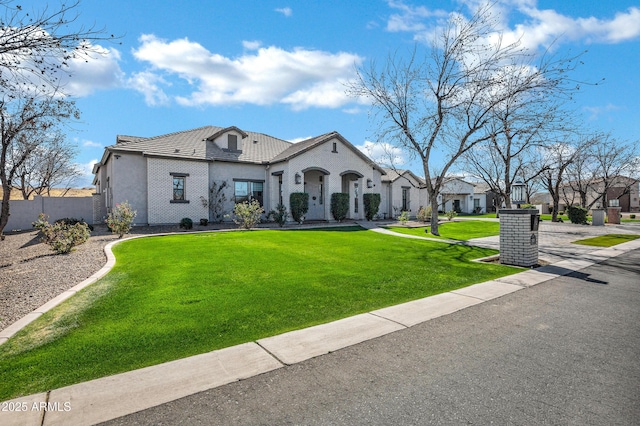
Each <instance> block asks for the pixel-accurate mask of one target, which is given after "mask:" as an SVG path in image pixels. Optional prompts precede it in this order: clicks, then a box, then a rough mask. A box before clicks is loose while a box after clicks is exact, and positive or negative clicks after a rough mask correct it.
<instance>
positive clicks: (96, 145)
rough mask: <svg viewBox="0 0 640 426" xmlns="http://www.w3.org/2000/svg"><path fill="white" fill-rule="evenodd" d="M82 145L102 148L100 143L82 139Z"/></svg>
mask: <svg viewBox="0 0 640 426" xmlns="http://www.w3.org/2000/svg"><path fill="white" fill-rule="evenodd" d="M82 146H86V147H90V148H102V144H101V143H98V142H93V141H83V142H82Z"/></svg>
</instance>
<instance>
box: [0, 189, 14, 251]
mask: <svg viewBox="0 0 640 426" xmlns="http://www.w3.org/2000/svg"><path fill="white" fill-rule="evenodd" d="M9 198H11V188H10V187H7V186H5V185H3V188H2V207H0V240H2V241H4V234H3V231H4V227H5V226H7V223H9Z"/></svg>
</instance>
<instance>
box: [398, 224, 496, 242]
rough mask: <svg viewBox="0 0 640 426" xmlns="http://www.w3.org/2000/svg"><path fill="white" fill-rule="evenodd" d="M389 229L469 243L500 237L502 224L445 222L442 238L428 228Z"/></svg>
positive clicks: (441, 225)
mask: <svg viewBox="0 0 640 426" xmlns="http://www.w3.org/2000/svg"><path fill="white" fill-rule="evenodd" d="M387 229H389V230H391V231H394V232H398V233H400V234H409V235H417V236H419V237H428V238H445V239H449V240H458V241H467V240H470V239H472V238H482V237H492V236H495V235H500V223H499V222H490V221H486V220H464V221H460V222H444V223H441V224H440V225H439V226H438V232H440V236H435V235H433V234H430V233H429V231H430V229H429V227H428V226H421V227H418V228H407V227H404V226H390V227H387Z"/></svg>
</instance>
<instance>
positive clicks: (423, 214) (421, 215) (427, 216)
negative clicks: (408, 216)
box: [416, 206, 433, 222]
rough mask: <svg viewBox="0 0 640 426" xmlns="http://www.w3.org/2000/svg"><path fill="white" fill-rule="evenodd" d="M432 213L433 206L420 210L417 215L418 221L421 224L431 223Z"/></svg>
mask: <svg viewBox="0 0 640 426" xmlns="http://www.w3.org/2000/svg"><path fill="white" fill-rule="evenodd" d="M432 211H433V210H432V209H431V206H427V207H420V209H419V210H418V214H417V215H416V219H418V220H419V221H420V222H431V212H432Z"/></svg>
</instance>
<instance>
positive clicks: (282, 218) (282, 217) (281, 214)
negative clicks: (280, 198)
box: [267, 203, 288, 228]
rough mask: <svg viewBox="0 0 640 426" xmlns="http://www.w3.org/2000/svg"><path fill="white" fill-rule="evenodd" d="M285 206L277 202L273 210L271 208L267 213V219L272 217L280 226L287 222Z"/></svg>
mask: <svg viewBox="0 0 640 426" xmlns="http://www.w3.org/2000/svg"><path fill="white" fill-rule="evenodd" d="M287 215H288V213H287V207H286V206H285V205H284V204H282V203H279V204H278V205H277V206H276V209H275V210H271V211H270V212H269V214H268V215H267V219H272V220H273V221H274V222H275V223H277V224H278V225H280V227H281V228H282V227H283V226H284V225H285V223H287Z"/></svg>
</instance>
